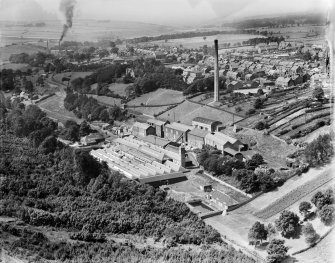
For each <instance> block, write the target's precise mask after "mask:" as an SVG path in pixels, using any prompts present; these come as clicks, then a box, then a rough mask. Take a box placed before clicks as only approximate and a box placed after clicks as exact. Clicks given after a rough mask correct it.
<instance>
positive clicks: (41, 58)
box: [9, 52, 55, 67]
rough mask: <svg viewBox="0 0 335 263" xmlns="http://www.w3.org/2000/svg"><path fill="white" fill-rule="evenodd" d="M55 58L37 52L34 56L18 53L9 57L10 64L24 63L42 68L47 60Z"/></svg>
mask: <svg viewBox="0 0 335 263" xmlns="http://www.w3.org/2000/svg"><path fill="white" fill-rule="evenodd" d="M54 58H55V57H54V56H53V55H52V54H48V53H43V52H37V53H34V54H31V55H29V54H27V53H20V54H12V55H10V57H9V61H10V62H11V63H24V64H29V65H30V66H32V67H40V66H43V65H44V63H45V61H46V60H47V59H54Z"/></svg>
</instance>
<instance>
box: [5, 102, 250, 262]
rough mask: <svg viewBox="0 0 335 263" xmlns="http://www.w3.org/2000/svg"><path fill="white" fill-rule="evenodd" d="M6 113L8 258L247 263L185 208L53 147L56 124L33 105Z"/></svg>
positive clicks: (82, 154) (82, 155)
mask: <svg viewBox="0 0 335 263" xmlns="http://www.w3.org/2000/svg"><path fill="white" fill-rule="evenodd" d="M14 111H15V113H10V114H9V115H8V116H7V117H8V122H9V123H10V127H11V128H12V130H8V129H7V130H6V132H4V128H5V126H3V125H1V127H0V129H1V132H0V134H2V135H1V137H0V140H1V141H2V147H1V154H0V178H1V184H0V198H1V201H0V219H2V218H3V217H4V216H5V217H10V218H13V220H5V221H3V220H0V240H1V246H2V247H4V248H5V249H6V250H7V251H10V252H11V253H12V255H13V256H14V257H15V258H22V259H29V260H31V261H32V262H47V260H54V262H83V261H85V262H109V260H112V262H125V261H127V262H130V261H133V260H134V259H136V262H203V260H204V258H206V259H208V262H217V260H218V259H219V258H220V260H221V261H220V262H231V259H232V258H234V262H254V261H253V260H252V259H250V258H248V257H247V256H245V255H244V254H242V253H241V252H237V251H235V250H234V249H233V248H231V247H228V246H227V245H226V244H225V243H224V242H222V240H221V237H220V235H219V233H218V232H217V231H216V230H214V229H213V228H212V227H210V226H207V225H206V224H205V223H204V222H203V221H202V220H200V219H199V218H198V217H197V216H196V215H195V214H193V213H192V212H191V211H190V210H189V208H188V207H187V206H186V205H185V204H183V203H180V202H177V201H174V200H172V199H167V198H166V193H165V192H163V191H161V190H159V189H156V188H153V187H151V186H148V185H140V184H138V183H136V182H134V181H129V180H126V179H125V178H124V177H123V176H122V175H121V174H119V173H118V172H115V171H110V170H109V169H108V168H107V166H106V165H105V164H100V163H98V162H97V161H96V160H95V159H94V158H93V157H91V156H90V155H89V154H88V152H85V151H78V150H77V151H76V150H74V149H72V148H69V147H63V146H62V145H60V144H59V143H56V141H54V139H52V138H51V137H53V136H55V135H57V133H58V131H57V130H56V129H57V128H56V126H55V125H53V124H52V122H50V120H47V119H46V118H45V114H44V113H43V112H41V111H40V110H39V109H38V108H37V107H36V106H30V107H27V109H26V110H23V109H15V110H14ZM19 123H20V125H19V126H18V124H19ZM22 127H27V128H28V127H29V129H25V130H22V129H21V128H22ZM6 128H7V127H6ZM50 133H51V134H53V135H51V136H49V137H46V138H45V136H48V134H50ZM19 136H21V137H19ZM25 136H27V137H28V138H29V139H28V138H27V137H25ZM43 137H44V138H45V139H44V140H43ZM41 141H42V142H41ZM38 142H39V143H38ZM34 145H36V147H37V146H38V148H35V147H34ZM125 236H127V237H128V238H127V239H126V238H124V237H125ZM126 240H128V241H126ZM129 240H130V241H129ZM131 240H134V241H131ZM138 240H143V242H141V243H142V244H143V243H144V244H145V243H147V245H144V246H141V245H139V244H140V242H139V241H138ZM152 240H154V241H152ZM156 242H157V243H156ZM150 244H152V245H154V247H152V246H151V245H150ZM174 247H175V248H174ZM189 248H191V249H189ZM209 249H210V250H209ZM210 251H211V253H209V252H210ZM212 252H213V253H212Z"/></svg>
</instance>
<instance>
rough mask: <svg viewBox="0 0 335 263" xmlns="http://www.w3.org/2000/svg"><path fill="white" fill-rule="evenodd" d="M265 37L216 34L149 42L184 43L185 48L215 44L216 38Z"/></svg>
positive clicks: (225, 39)
mask: <svg viewBox="0 0 335 263" xmlns="http://www.w3.org/2000/svg"><path fill="white" fill-rule="evenodd" d="M256 37H264V36H261V35H249V34H219V35H214V36H207V37H206V39H204V38H203V37H192V38H179V39H169V40H168V41H167V42H165V41H164V40H159V41H151V42H149V43H152V44H157V45H160V46H179V45H183V47H185V48H199V47H202V46H204V45H207V46H213V45H214V39H217V40H218V41H219V44H223V43H232V44H233V43H237V42H240V43H242V41H246V40H248V39H250V38H256Z"/></svg>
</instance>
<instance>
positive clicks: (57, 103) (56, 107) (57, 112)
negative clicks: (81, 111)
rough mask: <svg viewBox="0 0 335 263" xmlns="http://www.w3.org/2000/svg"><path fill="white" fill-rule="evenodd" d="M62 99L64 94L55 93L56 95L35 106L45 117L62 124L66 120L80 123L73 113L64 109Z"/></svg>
mask: <svg viewBox="0 0 335 263" xmlns="http://www.w3.org/2000/svg"><path fill="white" fill-rule="evenodd" d="M64 97H65V94H64V93H62V92H56V95H54V96H52V97H50V98H48V99H46V100H43V101H41V102H40V103H38V104H37V105H38V106H39V107H40V108H41V109H42V110H43V111H45V112H46V114H47V116H49V117H51V118H55V119H57V120H59V121H60V122H62V123H63V124H64V123H65V122H66V121H67V120H74V121H76V122H78V123H80V122H81V120H80V119H78V118H77V117H76V116H75V114H74V113H73V112H70V111H68V110H66V109H65V108H64Z"/></svg>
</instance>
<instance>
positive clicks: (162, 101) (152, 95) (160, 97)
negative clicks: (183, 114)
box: [127, 89, 184, 106]
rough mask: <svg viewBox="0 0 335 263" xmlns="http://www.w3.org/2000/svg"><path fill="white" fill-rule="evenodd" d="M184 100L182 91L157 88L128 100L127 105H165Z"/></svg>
mask: <svg viewBox="0 0 335 263" xmlns="http://www.w3.org/2000/svg"><path fill="white" fill-rule="evenodd" d="M183 100H184V96H183V93H182V92H180V91H177V90H170V89H158V90H156V91H153V92H149V93H145V94H143V95H142V96H140V97H137V98H135V99H133V100H131V101H129V102H128V103H127V104H128V105H138V106H139V105H166V104H173V103H179V102H181V101H183Z"/></svg>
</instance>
